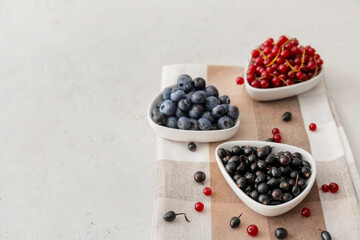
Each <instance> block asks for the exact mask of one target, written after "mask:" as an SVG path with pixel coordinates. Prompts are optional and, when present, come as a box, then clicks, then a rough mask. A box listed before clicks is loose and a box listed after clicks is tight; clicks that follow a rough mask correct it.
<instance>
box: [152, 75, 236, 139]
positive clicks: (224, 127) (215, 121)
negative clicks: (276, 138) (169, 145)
mask: <svg viewBox="0 0 360 240" xmlns="http://www.w3.org/2000/svg"><path fill="white" fill-rule="evenodd" d="M239 114H240V112H239V109H238V107H237V106H234V105H231V104H230V98H229V96H227V95H219V92H218V90H217V88H216V87H215V86H212V85H208V86H207V85H206V82H205V80H204V79H203V78H200V77H198V78H195V79H194V80H193V79H192V78H191V77H190V76H189V75H186V74H182V75H180V76H179V77H178V78H177V83H176V85H173V86H170V87H167V88H165V89H164V90H163V91H162V92H161V93H160V94H159V95H158V96H156V97H155V98H154V100H153V101H152V102H151V104H150V106H149V109H148V120H149V123H150V126H151V127H152V128H153V129H154V131H155V132H156V133H157V134H158V135H159V136H160V137H163V138H167V139H170V140H174V141H180V142H189V141H196V142H217V141H222V140H225V139H228V138H230V137H232V136H233V135H234V134H235V133H236V132H237V130H238V128H239V126H240V118H239Z"/></svg>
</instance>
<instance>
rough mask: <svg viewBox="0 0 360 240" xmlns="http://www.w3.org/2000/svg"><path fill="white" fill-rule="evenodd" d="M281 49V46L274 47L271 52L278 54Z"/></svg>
mask: <svg viewBox="0 0 360 240" xmlns="http://www.w3.org/2000/svg"><path fill="white" fill-rule="evenodd" d="M279 51H280V48H279V47H278V46H275V47H273V49H271V53H272V54H274V55H275V56H276V55H277V54H278V52H279Z"/></svg>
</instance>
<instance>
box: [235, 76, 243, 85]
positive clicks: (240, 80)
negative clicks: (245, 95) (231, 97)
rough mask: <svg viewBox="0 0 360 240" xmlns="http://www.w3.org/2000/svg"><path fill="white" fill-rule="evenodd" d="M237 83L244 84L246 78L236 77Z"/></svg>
mask: <svg viewBox="0 0 360 240" xmlns="http://www.w3.org/2000/svg"><path fill="white" fill-rule="evenodd" d="M236 84H237V85H243V84H244V78H243V77H237V78H236Z"/></svg>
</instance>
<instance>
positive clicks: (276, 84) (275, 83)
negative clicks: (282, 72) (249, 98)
mask: <svg viewBox="0 0 360 240" xmlns="http://www.w3.org/2000/svg"><path fill="white" fill-rule="evenodd" d="M272 83H273V84H274V85H275V86H279V84H280V78H278V77H273V79H272Z"/></svg>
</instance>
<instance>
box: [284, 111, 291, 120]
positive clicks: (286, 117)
mask: <svg viewBox="0 0 360 240" xmlns="http://www.w3.org/2000/svg"><path fill="white" fill-rule="evenodd" d="M291 117H292V116H291V112H285V113H284V114H283V115H282V120H283V121H285V122H288V121H290V120H291Z"/></svg>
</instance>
